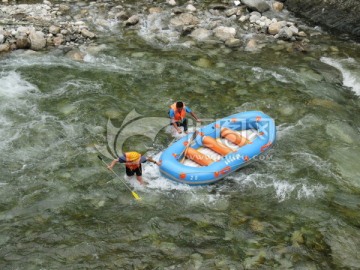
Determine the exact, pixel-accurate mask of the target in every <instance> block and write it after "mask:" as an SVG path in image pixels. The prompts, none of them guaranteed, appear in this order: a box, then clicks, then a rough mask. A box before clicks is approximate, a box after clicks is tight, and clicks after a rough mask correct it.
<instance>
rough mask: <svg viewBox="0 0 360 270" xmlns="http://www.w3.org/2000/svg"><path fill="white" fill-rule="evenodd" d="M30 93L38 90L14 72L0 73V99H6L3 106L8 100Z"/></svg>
mask: <svg viewBox="0 0 360 270" xmlns="http://www.w3.org/2000/svg"><path fill="white" fill-rule="evenodd" d="M31 91H33V92H34V91H35V92H36V91H38V89H37V87H36V86H34V85H32V84H31V83H29V82H27V81H26V80H24V79H22V77H21V75H20V74H19V73H17V72H16V71H10V72H1V73H0V97H2V98H5V99H7V100H6V102H4V104H6V103H7V102H8V100H9V99H14V98H18V97H21V96H23V95H24V94H26V93H28V92H31ZM0 102H1V100H0ZM1 103H3V102H1Z"/></svg>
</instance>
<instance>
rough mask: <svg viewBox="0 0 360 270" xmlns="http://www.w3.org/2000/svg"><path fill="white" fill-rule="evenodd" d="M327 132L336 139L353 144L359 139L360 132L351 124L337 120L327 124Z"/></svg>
mask: <svg viewBox="0 0 360 270" xmlns="http://www.w3.org/2000/svg"><path fill="white" fill-rule="evenodd" d="M326 134H328V135H330V136H331V137H333V138H334V139H335V140H336V141H341V142H344V143H347V144H350V145H352V144H353V143H355V142H356V141H357V140H358V134H357V132H356V130H355V129H353V128H352V127H351V126H350V125H349V124H347V123H345V122H340V121H339V122H336V123H331V124H327V125H326Z"/></svg>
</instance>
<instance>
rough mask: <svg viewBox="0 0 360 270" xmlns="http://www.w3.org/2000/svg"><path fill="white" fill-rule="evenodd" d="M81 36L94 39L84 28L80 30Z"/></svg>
mask: <svg viewBox="0 0 360 270" xmlns="http://www.w3.org/2000/svg"><path fill="white" fill-rule="evenodd" d="M81 35H82V36H83V37H85V38H94V37H95V34H94V33H93V32H90V31H89V30H88V29H86V28H84V29H82V30H81Z"/></svg>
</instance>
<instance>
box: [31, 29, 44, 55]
mask: <svg viewBox="0 0 360 270" xmlns="http://www.w3.org/2000/svg"><path fill="white" fill-rule="evenodd" d="M29 39H30V42H31V47H30V48H31V49H32V50H34V51H39V50H42V49H44V48H45V46H46V39H45V37H44V33H43V32H41V31H34V30H32V31H30V35H29Z"/></svg>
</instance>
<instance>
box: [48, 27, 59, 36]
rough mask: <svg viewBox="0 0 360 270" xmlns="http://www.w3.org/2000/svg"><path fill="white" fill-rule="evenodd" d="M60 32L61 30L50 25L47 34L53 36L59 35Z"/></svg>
mask: <svg viewBox="0 0 360 270" xmlns="http://www.w3.org/2000/svg"><path fill="white" fill-rule="evenodd" d="M60 30H61V28H60V27H59V26H56V25H51V26H50V27H49V33H51V34H54V35H56V34H58V33H60Z"/></svg>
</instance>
